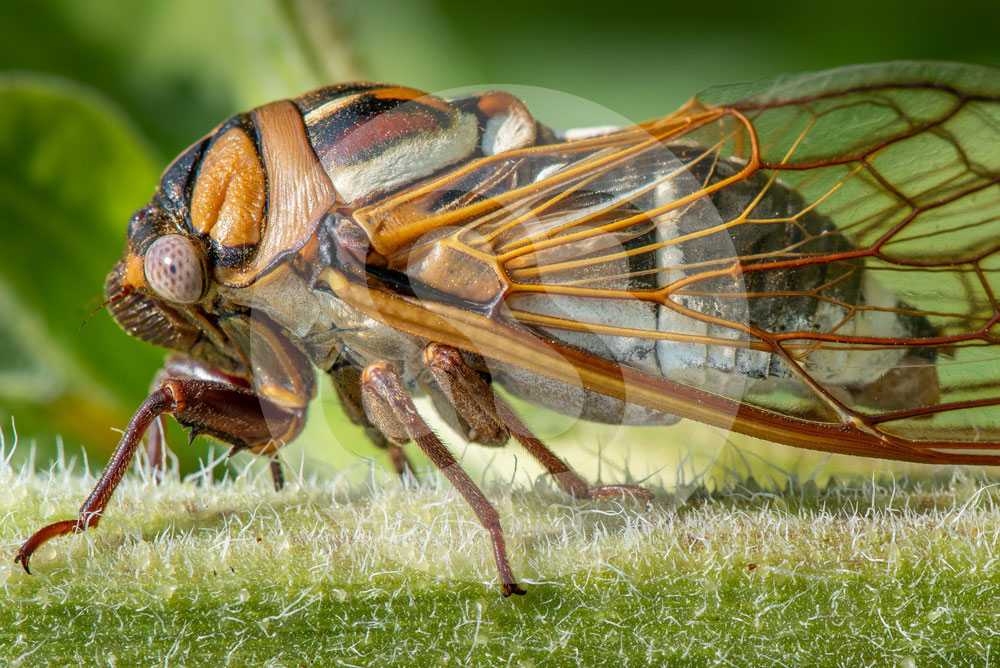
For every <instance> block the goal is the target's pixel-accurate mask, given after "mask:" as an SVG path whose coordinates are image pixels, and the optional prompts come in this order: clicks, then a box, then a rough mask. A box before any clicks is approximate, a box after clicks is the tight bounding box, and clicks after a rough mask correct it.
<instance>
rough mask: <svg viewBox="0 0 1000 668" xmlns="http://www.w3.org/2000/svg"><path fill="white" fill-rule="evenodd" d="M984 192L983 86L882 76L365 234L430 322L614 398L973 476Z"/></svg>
mask: <svg viewBox="0 0 1000 668" xmlns="http://www.w3.org/2000/svg"><path fill="white" fill-rule="evenodd" d="M998 178H1000V74H998V71H997V70H993V69H988V68H974V67H968V66H959V65H942V64H936V65H927V64H917V65H913V64H905V63H904V64H888V65H879V66H865V67H855V68H846V69H843V70H836V71H833V72H827V73H822V74H819V75H805V76H800V77H785V78H782V79H778V80H773V81H770V82H758V83H755V84H750V85H744V86H737V87H729V88H722V89H713V90H710V91H708V92H707V93H706V94H704V95H702V96H699V97H697V98H695V99H694V100H693V101H692V102H691V103H689V105H687V106H686V107H685V108H684V109H682V110H681V111H680V112H678V113H676V114H674V115H672V116H669V117H666V118H664V119H661V120H658V121H654V122H650V123H646V124H643V125H641V126H637V127H635V128H630V129H626V130H622V131H619V132H614V133H609V134H604V135H599V136H595V137H590V138H583V139H572V140H569V141H566V142H563V143H559V144H554V145H550V146H542V147H534V148H530V149H524V150H522V151H517V152H512V153H508V154H503V155H500V156H495V157H493V158H489V159H483V160H480V161H475V162H472V163H469V164H467V165H465V166H463V167H461V168H459V169H456V170H454V171H453V172H451V173H449V174H447V175H446V176H444V177H442V178H440V179H437V180H432V181H429V182H426V183H423V184H421V185H419V186H417V187H415V188H412V189H410V190H409V191H406V192H404V193H401V194H400V195H398V196H397V197H394V198H390V199H388V200H386V201H384V202H382V203H380V204H378V205H376V206H375V207H372V208H370V209H368V210H365V211H363V212H359V213H360V214H361V215H360V216H359V219H360V220H361V221H362V223H363V224H364V225H365V226H366V227H367V228H368V231H369V234H370V235H371V237H372V240H373V245H374V246H375V247H376V249H377V250H378V252H379V253H381V254H382V255H383V256H384V257H385V258H387V264H388V268H389V269H390V270H393V271H397V272H400V273H403V274H405V275H406V276H407V277H408V278H409V279H410V280H411V281H412V283H413V284H414V285H417V286H423V287H426V288H427V292H426V293H425V295H424V296H425V299H429V300H430V301H436V302H440V303H442V304H447V302H448V301H449V300H450V299H453V300H456V301H454V302H453V304H457V303H461V304H462V305H464V306H463V308H465V309H466V310H472V311H478V314H479V315H481V316H483V317H485V318H486V319H487V320H492V321H493V322H496V323H502V324H503V325H504V327H507V328H511V331H514V330H517V331H520V332H527V333H531V334H534V335H536V336H538V337H539V338H540V339H541V340H543V341H547V342H549V343H552V342H557V343H559V344H561V345H563V346H565V348H566V349H567V350H572V351H573V355H572V357H573V360H574V361H573V365H574V366H575V367H576V368H578V369H579V368H582V367H587V366H588V365H589V368H590V369H591V370H592V371H593V372H594V373H595V374H596V373H597V370H598V369H605V368H606V367H607V363H608V362H611V363H613V364H616V365H618V366H619V367H620V368H622V369H625V370H626V372H625V373H624V376H623V378H625V380H621V381H620V383H619V384H625V383H629V382H631V383H633V384H637V385H642V386H643V387H646V388H647V390H643V391H642V392H638V393H636V392H633V391H632V390H631V389H630V388H627V387H619V389H618V390H616V391H615V392H612V391H610V390H608V393H610V394H615V393H617V394H620V395H628V397H629V400H630V401H632V400H635V401H637V402H638V403H643V404H645V405H649V406H651V407H653V408H658V409H660V410H666V411H669V412H676V413H679V414H682V415H688V416H691V417H695V418H697V419H702V420H706V421H712V420H711V419H709V418H707V417H706V415H703V414H701V412H700V409H699V410H694V409H689V410H685V405H689V404H690V403H691V402H693V401H698V402H701V404H702V405H703V406H704V405H713V406H716V407H717V410H719V411H720V412H723V413H725V412H726V411H730V410H732V411H738V412H739V414H740V416H741V417H739V419H738V420H737V428H739V429H740V430H742V431H747V432H751V433H757V434H758V435H764V436H766V437H771V438H775V439H776V440H783V441H785V442H790V443H796V444H798V445H807V446H810V447H818V448H821V449H831V450H843V451H853V452H856V453H858V454H871V455H877V456H891V457H898V458H906V459H918V460H927V461H935V460H939V461H944V460H948V461H988V460H987V459H986V458H985V457H981V458H978V459H977V456H976V455H977V453H980V452H982V453H983V454H984V455H988V453H989V451H990V450H991V449H994V448H997V447H998V446H1000V407H998V403H1000V354H998V352H1000V345H998V344H1000V341H998V338H997V336H998V334H1000V325H998V308H997V303H996V297H995V295H996V292H997V288H998V283H1000V279H998V271H1000V260H998V256H1000V253H998V252H997V251H998V244H1000V241H998V240H1000V222H998V220H997V218H998V216H1000V185H998ZM442 308H443V307H442ZM477 317H478V316H477ZM511 338H512V340H511V342H510V343H509V346H508V348H507V350H508V351H509V350H510V346H516V345H519V344H518V343H517V339H516V337H511ZM498 356H499V354H498ZM510 356H511V357H517V355H510ZM533 370H534V369H533ZM629 379H631V380H629ZM657 388H658V389H657ZM611 389H614V388H611ZM602 391H604V390H602ZM671 393H672V394H671ZM668 394H671V396H673V397H675V398H676V397H678V396H683V397H684V401H676V400H666V399H658V398H657V397H658V396H666V395H668ZM685 402H687V403H685ZM740 402H742V407H740V406H741V404H740ZM722 421H723V420H716V422H722ZM754 425H757V426H756V427H755V426H754ZM830 430H833V431H830ZM834 432H836V433H838V434H841V435H844V436H845V437H850V439H853V442H854V443H856V447H854V448H853V449H852V448H847V447H846V446H836V447H835V444H834V441H836V440H837V439H836V438H834V437H832V436H831V434H833V433H834ZM824 438H825V439H828V441H827V442H824V441H823V440H822V439H824ZM989 461H992V460H989Z"/></svg>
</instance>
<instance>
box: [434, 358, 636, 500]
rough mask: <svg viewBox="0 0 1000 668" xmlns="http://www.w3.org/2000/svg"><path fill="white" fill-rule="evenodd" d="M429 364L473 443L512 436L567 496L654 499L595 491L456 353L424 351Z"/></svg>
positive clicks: (630, 489)
mask: <svg viewBox="0 0 1000 668" xmlns="http://www.w3.org/2000/svg"><path fill="white" fill-rule="evenodd" d="M424 363H425V364H426V365H427V368H428V369H429V370H430V372H431V374H432V375H433V376H434V379H435V380H436V381H437V383H438V385H440V386H441V388H442V389H443V390H444V393H445V394H446V395H447V396H448V398H449V399H450V400H451V402H452V404H453V405H454V406H455V409H456V410H457V411H458V413H459V414H460V415H461V416H462V417H463V418H465V420H466V421H467V422H468V423H469V425H470V426H471V428H472V430H473V436H474V437H475V438H471V439H470V440H476V441H479V442H486V443H490V442H493V443H498V444H502V443H503V442H505V441H507V440H508V439H509V437H510V436H513V437H514V438H515V439H516V440H517V442H518V443H520V444H521V445H522V446H523V447H524V449H525V450H527V451H528V453H529V454H530V455H531V456H532V457H534V458H535V459H536V460H538V462H539V463H540V464H541V465H542V466H544V467H545V468H546V470H548V472H549V473H550V474H551V475H552V477H554V478H555V479H556V482H557V483H558V484H559V486H560V487H562V488H563V490H565V491H566V493H567V494H569V495H571V496H573V497H574V498H579V499H588V498H589V499H607V498H616V497H623V496H630V497H634V498H637V499H641V500H643V501H649V500H650V499H652V498H653V494H652V493H651V492H650V491H649V490H647V489H644V488H642V487H636V486H635V485H604V486H600V487H590V486H589V485H588V484H587V482H586V481H585V480H584V479H583V478H581V477H580V476H579V475H578V474H577V473H576V472H574V471H573V470H572V469H570V468H569V466H568V465H567V464H566V463H565V462H564V461H563V460H561V459H560V458H559V457H557V456H556V454H555V453H554V452H552V451H551V450H549V449H548V447H546V446H545V444H544V443H542V442H541V440H539V439H538V437H537V436H535V435H534V434H533V433H532V432H531V430H530V429H528V427H527V426H526V425H525V424H524V422H522V421H521V419H520V418H518V417H517V415H516V414H515V413H514V411H513V409H511V407H510V405H508V404H507V402H506V401H504V400H503V399H502V398H500V397H499V396H497V395H496V394H495V393H494V392H493V390H492V389H491V388H490V386H489V385H487V384H486V382H485V381H484V380H483V379H482V378H481V377H480V376H479V374H478V373H476V371H475V370H474V369H472V368H471V367H469V365H468V364H466V363H465V361H464V360H463V359H462V354H461V353H460V352H459V351H458V350H456V349H455V348H451V347H449V346H445V345H442V344H439V343H431V344H429V345H428V346H427V347H426V348H425V349H424Z"/></svg>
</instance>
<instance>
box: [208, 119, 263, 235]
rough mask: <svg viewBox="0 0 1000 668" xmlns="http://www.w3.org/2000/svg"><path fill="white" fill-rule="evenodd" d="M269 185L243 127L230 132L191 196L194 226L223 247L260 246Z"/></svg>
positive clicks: (220, 141) (215, 147)
mask: <svg viewBox="0 0 1000 668" xmlns="http://www.w3.org/2000/svg"><path fill="white" fill-rule="evenodd" d="M265 182H266V181H265V178H264V168H263V167H262V166H261V164H260V159H259V158H258V157H257V151H256V149H254V145H253V142H251V141H250V138H249V137H248V136H247V135H246V133H245V132H243V130H241V129H239V128H232V129H230V130H228V131H227V132H226V133H225V134H224V135H222V136H221V137H219V138H218V139H216V140H215V143H214V144H212V148H211V149H209V151H208V154H207V155H206V156H205V159H204V160H203V161H202V164H201V169H200V170H199V173H198V181H197V183H195V186H194V192H193V193H192V195H191V223H192V224H193V225H194V228H195V229H196V230H197V231H198V233H199V234H211V236H212V238H213V239H215V240H216V241H218V242H219V243H220V244H222V245H223V246H251V245H256V244H257V243H259V242H260V228H261V218H262V217H263V215H264V201H265V199H266V193H265V189H264V185H265Z"/></svg>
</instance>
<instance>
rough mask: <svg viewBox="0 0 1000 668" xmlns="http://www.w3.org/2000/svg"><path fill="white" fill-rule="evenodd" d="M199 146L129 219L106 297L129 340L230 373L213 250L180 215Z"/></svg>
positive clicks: (232, 362)
mask: <svg viewBox="0 0 1000 668" xmlns="http://www.w3.org/2000/svg"><path fill="white" fill-rule="evenodd" d="M203 145H204V142H200V143H199V144H196V145H194V146H193V147H191V149H189V150H188V151H187V152H185V153H184V154H183V155H182V156H181V157H180V158H178V159H177V160H175V161H174V163H173V164H171V165H170V167H168V168H167V170H166V172H165V173H164V175H163V178H162V180H161V182H160V187H159V188H158V190H157V192H156V194H155V195H154V196H153V198H152V200H150V202H149V203H148V204H146V206H144V207H142V208H141V209H139V210H138V211H137V212H136V213H135V214H134V215H133V216H132V218H131V220H130V221H129V226H128V240H127V243H126V247H125V252H124V254H123V256H122V258H121V260H119V261H118V263H117V264H116V265H115V267H114V268H113V269H112V270H111V272H110V273H109V274H108V277H107V279H106V281H105V285H104V296H105V299H106V300H107V302H106V303H107V304H108V308H109V310H110V312H111V316H112V317H113V318H114V319H115V322H117V323H118V325H119V326H120V327H121V328H122V329H124V330H125V331H126V332H127V333H128V334H131V335H132V336H135V337H136V338H139V339H142V340H143V341H147V342H149V343H152V344H154V345H158V346H162V347H164V348H168V349H170V350H176V351H179V352H182V353H186V354H188V355H191V356H193V357H196V358H199V359H204V360H206V361H211V362H213V363H218V364H221V365H222V366H224V367H226V368H233V367H234V366H237V365H238V362H236V361H235V360H236V359H237V358H238V356H237V355H234V354H232V353H231V352H227V350H226V348H227V346H226V345H225V343H224V342H223V340H222V338H221V337H220V336H219V334H218V329H217V327H216V326H215V324H214V317H213V315H212V314H211V308H210V303H209V302H210V301H211V295H212V292H213V291H212V281H211V272H210V271H209V266H210V263H211V262H212V259H211V250H210V249H209V248H207V247H206V242H205V241H204V240H203V239H202V238H201V237H199V236H198V235H196V234H192V233H191V232H190V228H189V224H188V223H187V218H188V216H187V215H186V214H185V211H186V210H187V209H186V206H185V204H184V202H185V200H186V199H187V197H188V193H189V191H190V183H191V181H192V173H193V172H195V171H196V170H195V167H196V166H197V164H198V162H199V157H200V154H201V152H202V147H203ZM226 362H228V363H226Z"/></svg>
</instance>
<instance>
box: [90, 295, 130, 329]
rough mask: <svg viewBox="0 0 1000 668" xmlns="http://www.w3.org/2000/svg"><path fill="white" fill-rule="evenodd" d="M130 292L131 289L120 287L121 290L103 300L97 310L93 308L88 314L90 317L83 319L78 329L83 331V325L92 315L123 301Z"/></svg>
mask: <svg viewBox="0 0 1000 668" xmlns="http://www.w3.org/2000/svg"><path fill="white" fill-rule="evenodd" d="M130 292H132V289H131V288H128V287H122V289H121V290H119V291H118V292H116V293H115V294H113V295H111V296H110V297H108V298H107V299H105V300H104V301H103V302H102V303H101V305H100V306H98V307H97V308H95V309H94V310H93V311H91V312H90V315H88V316H87V317H86V318H84V320H83V322H81V323H80V329H83V327H84V325H86V324H87V323H88V322H90V319H91V318H93V317H94V315H96V314H97V312H98V311H100V310H101V309H103V308H104V307H106V306H110V305H111V304H114V303H115V302H117V301H120V300H122V299H124V298H125V297H127V296H128V295H129V293H130Z"/></svg>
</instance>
